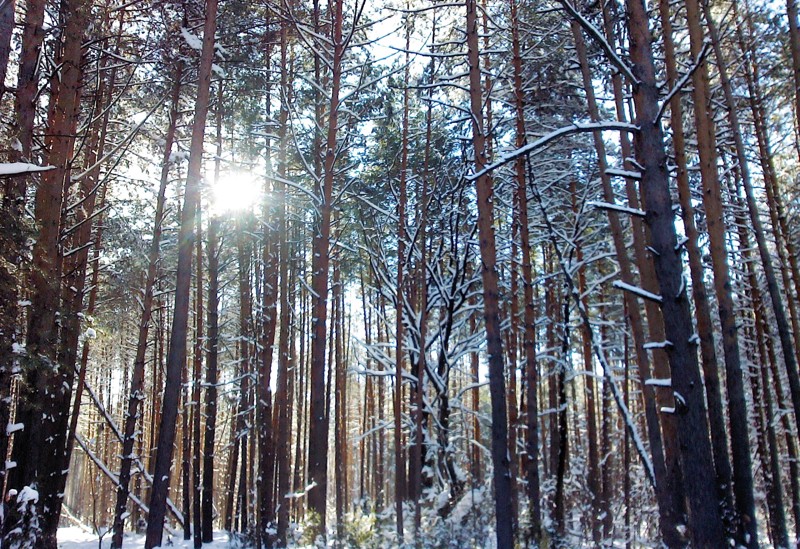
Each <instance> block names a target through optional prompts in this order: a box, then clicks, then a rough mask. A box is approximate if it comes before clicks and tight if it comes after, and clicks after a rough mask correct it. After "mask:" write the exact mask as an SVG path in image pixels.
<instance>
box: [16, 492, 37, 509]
mask: <svg viewBox="0 0 800 549" xmlns="http://www.w3.org/2000/svg"><path fill="white" fill-rule="evenodd" d="M38 502H39V492H38V491H37V490H35V489H33V488H31V487H30V486H25V487H23V488H22V490H21V491H20V493H19V494H17V503H18V504H19V512H20V514H21V515H22V514H25V510H26V509H27V508H28V505H30V504H34V505H35V504H36V503H38Z"/></svg>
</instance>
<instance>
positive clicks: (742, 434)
mask: <svg viewBox="0 0 800 549" xmlns="http://www.w3.org/2000/svg"><path fill="white" fill-rule="evenodd" d="M686 15H687V24H688V27H689V35H690V38H691V51H692V55H693V56H694V57H695V58H699V57H700V55H702V47H703V46H702V42H703V40H704V36H703V31H702V27H701V13H700V4H699V2H698V1H697V0H686ZM707 15H708V14H707ZM706 26H707V27H708V29H709V32H710V37H711V41H712V44H713V45H714V49H715V51H716V55H717V56H718V57H719V59H718V68H719V70H720V79H721V80H722V84H723V86H722V87H723V92H724V94H725V98H726V101H727V102H728V103H729V105H728V108H729V115H731V116H732V117H733V119H730V118H729V120H730V122H731V126H732V127H731V129H732V130H733V133H734V142H735V143H736V149H737V152H738V153H739V154H738V158H739V169H740V170H741V172H740V173H741V175H742V178H743V183H744V186H745V189H747V188H749V187H750V176H749V168H748V166H747V160H746V158H745V157H744V148H743V144H742V137H741V132H740V130H739V127H738V119H737V118H736V116H735V112H734V111H733V110H732V109H734V104H733V103H732V101H733V97H732V95H731V90H730V83H729V81H728V77H727V71H726V69H725V66H724V59H723V58H722V57H721V51H720V49H719V40H718V37H717V36H716V31H715V28H714V22H713V19H709V18H708V17H706ZM693 83H694V97H695V123H696V125H697V143H698V152H699V155H700V173H701V176H702V179H703V188H704V192H703V204H704V205H705V209H706V219H707V224H708V236H709V245H710V251H711V260H712V266H713V271H714V284H715V288H716V293H717V302H718V309H719V315H720V324H721V326H722V349H723V352H724V355H725V374H726V376H725V381H726V387H727V389H728V413H729V416H730V417H729V419H730V431H731V455H732V458H733V459H732V462H733V494H734V500H735V505H736V519H737V524H736V529H737V531H736V535H737V541H738V542H739V543H742V544H744V545H745V546H747V547H751V548H755V547H758V523H757V521H756V516H755V499H754V497H753V474H752V470H751V463H750V442H749V437H748V425H749V423H748V418H747V403H746V400H745V395H744V380H743V377H742V368H741V357H740V353H739V339H738V335H737V327H736V315H735V311H734V303H733V294H732V289H731V276H730V271H729V268H728V257H727V256H728V254H727V248H726V240H725V220H724V211H723V207H722V190H721V188H720V183H719V177H718V174H717V155H716V154H715V142H716V135H715V130H714V124H713V120H712V112H711V109H712V106H711V96H710V90H709V83H708V67H707V65H706V64H705V62H701V65H700V67H698V69H697V70H696V71H695V72H694V73H693ZM751 190H752V189H751ZM750 197H751V198H752V193H751V194H750ZM751 202H752V203H753V208H752V209H751V210H750V212H751V218H752V221H753V223H754V228H755V229H756V239H757V241H758V243H759V245H761V244H764V245H765V244H766V243H765V241H764V234H763V230H762V229H761V221H760V218H759V217H758V212H757V211H756V210H755V202H754V201H752V200H748V205H749V204H750V203H751ZM759 234H760V235H761V237H760V238H759ZM766 253H767V252H766V249H764V250H763V251H762V255H761V258H762V261H764V262H765V263H766V262H769V263H770V267H771V259H770V258H769V255H765V254H766ZM764 267H765V269H767V268H768V267H767V265H765V266H764ZM772 274H773V277H774V271H772ZM768 276H769V275H768ZM775 290H776V291H777V286H776V287H775ZM776 297H777V299H778V302H780V296H779V295H778V296H776ZM781 314H783V306H782V305H781ZM783 320H784V324H785V320H786V319H785V317H784V318H783ZM778 323H779V325H780V321H778ZM787 335H788V334H787ZM789 349H791V345H790V346H789ZM791 350H792V351H793V349H791ZM790 354H791V356H792V357H794V353H790ZM788 365H789V363H787V367H788ZM795 369H796V367H795Z"/></svg>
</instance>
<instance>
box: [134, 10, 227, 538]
mask: <svg viewBox="0 0 800 549" xmlns="http://www.w3.org/2000/svg"><path fill="white" fill-rule="evenodd" d="M216 26H217V0H207V1H206V11H205V24H204V28H203V49H202V53H201V55H200V68H199V70H198V83H197V97H196V100H195V108H194V122H193V125H192V141H191V148H190V152H189V167H188V171H187V175H186V187H185V191H184V203H183V209H182V210H181V224H180V229H179V232H178V268H177V273H176V283H175V313H174V315H173V319H172V331H171V333H170V346H169V353H168V356H167V372H166V377H167V379H166V384H165V387H164V401H163V410H162V413H161V429H160V430H159V434H158V451H157V453H156V460H155V467H154V470H153V492H152V495H151V498H150V512H149V514H148V519H147V537H146V539H145V548H146V549H153V547H157V546H160V545H161V540H162V534H163V527H164V515H165V512H166V502H167V492H168V491H169V481H170V469H171V467H172V454H173V444H174V442H175V425H176V423H177V414H178V399H179V396H180V377H181V369H182V367H183V365H184V364H185V363H186V337H187V328H188V321H189V293H190V289H191V279H192V252H193V251H194V229H195V212H196V210H197V204H198V202H199V200H200V192H199V184H200V172H201V168H202V164H203V141H204V138H205V125H206V118H207V116H208V105H209V97H210V90H209V86H210V82H211V64H212V61H213V57H214V32H215V30H216Z"/></svg>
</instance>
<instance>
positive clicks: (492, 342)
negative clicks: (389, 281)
mask: <svg viewBox="0 0 800 549" xmlns="http://www.w3.org/2000/svg"><path fill="white" fill-rule="evenodd" d="M466 7H467V14H466V33H467V63H468V65H469V90H470V111H471V113H472V144H473V150H474V155H475V156H474V162H475V172H476V173H479V172H481V171H482V170H483V168H484V166H485V165H486V164H487V159H486V135H485V133H484V124H483V97H482V93H481V74H480V52H479V51H478V18H477V7H476V1H475V0H467V5H466ZM475 187H476V191H477V200H478V204H477V206H478V238H479V241H480V250H481V279H482V281H483V320H484V325H485V329H486V347H487V352H488V355H489V394H490V398H491V407H492V448H491V450H492V465H493V466H494V472H493V480H494V492H495V494H494V497H495V502H494V503H495V520H496V536H497V547H498V548H500V549H507V548H511V547H513V545H514V529H513V522H512V509H511V477H510V468H509V461H508V423H507V419H506V417H507V416H506V399H505V374H504V369H505V366H504V362H503V342H502V334H501V332H500V308H499V304H498V273H497V266H496V265H497V248H496V245H495V236H494V209H493V206H492V194H493V181H492V177H491V175H489V174H488V173H483V174H482V175H480V176H479V177H477V179H476V181H475Z"/></svg>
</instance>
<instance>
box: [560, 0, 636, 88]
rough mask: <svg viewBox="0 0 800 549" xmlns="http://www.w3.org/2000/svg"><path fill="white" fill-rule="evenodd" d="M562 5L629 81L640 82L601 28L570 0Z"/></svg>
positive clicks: (564, 0) (563, 0)
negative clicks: (582, 13) (593, 23)
mask: <svg viewBox="0 0 800 549" xmlns="http://www.w3.org/2000/svg"><path fill="white" fill-rule="evenodd" d="M561 5H562V6H564V9H565V10H567V11H568V12H569V14H570V15H572V17H574V18H575V21H577V22H578V24H579V25H580V26H581V27H583V30H585V31H586V32H587V34H589V36H591V37H592V38H594V40H595V41H596V42H597V43H598V45H599V46H600V48H601V49H602V50H603V52H604V53H605V54H606V55H607V56H608V60H609V61H611V63H612V64H613V65H614V66H615V67H617V69H619V71H620V72H621V73H622V74H624V75H625V77H626V78H627V79H628V81H629V82H630V83H631V84H634V85H635V84H638V83H639V79H638V78H636V76H635V75H634V74H633V70H632V69H631V67H630V65H628V64H627V63H626V62H625V61H623V60H622V58H621V57H620V56H619V55H617V52H616V51H614V48H612V47H611V44H609V43H608V42H607V41H606V38H605V36H603V33H602V32H600V29H598V28H597V27H595V26H594V25H592V23H591V22H590V21H589V20H588V19H586V18H585V17H584V16H583V15H581V13H580V12H579V11H578V10H577V9H575V6H573V5H572V4H571V3H570V2H569V0H561Z"/></svg>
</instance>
